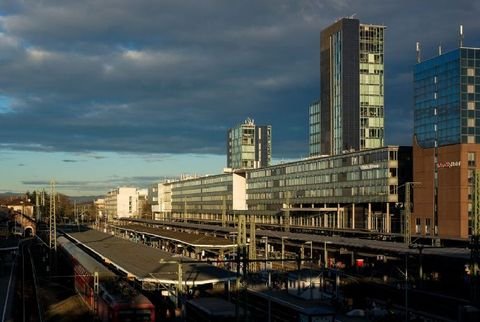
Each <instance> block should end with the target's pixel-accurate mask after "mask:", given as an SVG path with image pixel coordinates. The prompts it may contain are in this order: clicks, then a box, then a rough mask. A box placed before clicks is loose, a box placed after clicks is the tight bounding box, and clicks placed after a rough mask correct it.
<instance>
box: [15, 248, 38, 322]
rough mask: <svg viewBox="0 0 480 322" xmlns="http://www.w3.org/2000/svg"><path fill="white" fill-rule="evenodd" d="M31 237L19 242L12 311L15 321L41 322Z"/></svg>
mask: <svg viewBox="0 0 480 322" xmlns="http://www.w3.org/2000/svg"><path fill="white" fill-rule="evenodd" d="M33 243H34V240H33V239H25V240H22V241H21V242H20V245H19V255H18V257H17V283H16V291H15V300H14V301H15V302H14V303H15V304H14V307H15V308H17V309H16V310H15V312H14V313H13V316H14V320H15V321H22V322H26V321H29V322H32V321H34V322H37V321H38V322H43V318H42V310H41V308H40V303H39V301H38V299H39V296H38V283H37V274H36V269H35V263H34V260H33V256H32V252H31V247H32V245H33Z"/></svg>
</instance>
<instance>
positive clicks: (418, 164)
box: [411, 47, 480, 239]
mask: <svg viewBox="0 0 480 322" xmlns="http://www.w3.org/2000/svg"><path fill="white" fill-rule="evenodd" d="M479 143H480V49H478V48H466V47H460V48H457V49H455V50H453V51H450V52H448V53H445V54H441V55H439V56H436V57H434V58H431V59H428V60H425V61H422V62H419V63H418V64H416V66H415V68H414V142H413V148H414V149H413V155H414V163H413V169H414V181H416V182H421V185H419V186H418V187H416V188H415V189H414V200H415V209H414V215H413V218H412V221H411V224H412V226H411V230H412V231H413V232H414V233H415V234H418V235H423V236H428V235H433V236H435V237H436V238H439V239H442V238H450V237H453V238H468V236H469V235H470V233H471V227H472V216H473V207H474V205H473V200H474V194H473V190H474V184H473V183H474V180H473V178H474V172H475V170H476V169H478V165H477V162H476V160H478V159H479V157H480V144H479Z"/></svg>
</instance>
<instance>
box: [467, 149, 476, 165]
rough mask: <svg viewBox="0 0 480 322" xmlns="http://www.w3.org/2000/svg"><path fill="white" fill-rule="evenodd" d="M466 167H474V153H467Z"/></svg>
mask: <svg viewBox="0 0 480 322" xmlns="http://www.w3.org/2000/svg"><path fill="white" fill-rule="evenodd" d="M467 157H468V166H469V167H475V152H468V156H467Z"/></svg>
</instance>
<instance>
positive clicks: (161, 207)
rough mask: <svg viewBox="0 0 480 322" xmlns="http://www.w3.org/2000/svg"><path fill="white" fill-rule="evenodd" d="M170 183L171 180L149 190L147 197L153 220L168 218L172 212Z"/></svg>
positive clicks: (155, 185)
mask: <svg viewBox="0 0 480 322" xmlns="http://www.w3.org/2000/svg"><path fill="white" fill-rule="evenodd" d="M172 182H173V181H172V180H166V181H164V182H162V183H156V184H154V185H152V186H151V187H150V188H149V192H148V197H149V202H150V204H151V205H152V214H153V216H154V218H155V219H160V218H169V217H170V214H171V212H172Z"/></svg>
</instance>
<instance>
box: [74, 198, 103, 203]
mask: <svg viewBox="0 0 480 322" xmlns="http://www.w3.org/2000/svg"><path fill="white" fill-rule="evenodd" d="M102 197H103V196H78V197H70V196H69V197H68V199H70V200H71V201H72V202H73V201H76V202H77V203H78V204H81V203H89V202H92V203H93V201H95V200H96V199H98V198H102Z"/></svg>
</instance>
